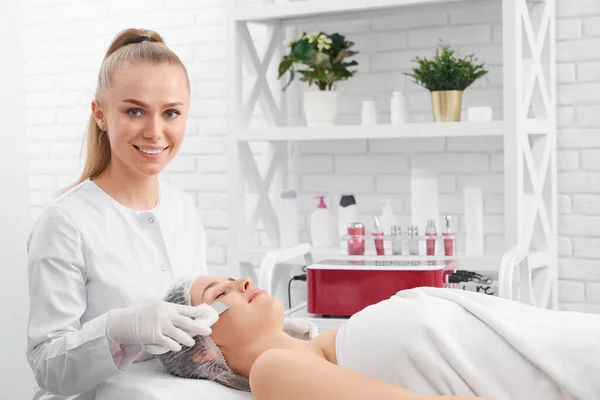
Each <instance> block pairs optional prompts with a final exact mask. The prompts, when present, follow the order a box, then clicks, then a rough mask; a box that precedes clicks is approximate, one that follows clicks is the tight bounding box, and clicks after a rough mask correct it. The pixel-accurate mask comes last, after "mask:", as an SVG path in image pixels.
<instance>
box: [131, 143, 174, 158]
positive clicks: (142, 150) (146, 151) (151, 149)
mask: <svg viewBox="0 0 600 400" xmlns="http://www.w3.org/2000/svg"><path fill="white" fill-rule="evenodd" d="M133 147H135V149H136V150H137V152H138V153H139V154H140V155H141V156H142V157H144V158H146V159H150V160H157V159H159V158H160V157H161V155H162V154H163V153H164V152H165V150H167V149H168V148H169V146H166V147H164V146H160V147H157V146H136V145H135V144H134V145H133Z"/></svg>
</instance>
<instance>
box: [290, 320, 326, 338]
mask: <svg viewBox="0 0 600 400" xmlns="http://www.w3.org/2000/svg"><path fill="white" fill-rule="evenodd" d="M283 330H284V331H285V332H286V333H287V334H288V335H290V336H292V337H295V338H298V339H305V340H306V339H312V338H315V337H317V336H319V327H318V326H317V324H315V323H314V322H312V321H310V320H308V319H302V318H284V320H283Z"/></svg>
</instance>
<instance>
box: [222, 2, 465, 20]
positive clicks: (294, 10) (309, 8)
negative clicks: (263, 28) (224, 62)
mask: <svg viewBox="0 0 600 400" xmlns="http://www.w3.org/2000/svg"><path fill="white" fill-rule="evenodd" d="M458 1H465V0H368V1H365V0H328V1H322V0H312V1H293V2H290V3H282V4H256V5H253V6H244V7H237V8H236V10H235V12H234V17H233V18H234V20H235V21H240V22H241V21H245V22H271V21H281V20H290V19H308V18H314V17H323V16H327V15H335V14H353V13H364V12H367V11H385V10H388V9H391V8H396V7H403V6H417V5H426V4H440V3H456V2H458Z"/></svg>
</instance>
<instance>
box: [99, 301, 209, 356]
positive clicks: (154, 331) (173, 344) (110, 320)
mask: <svg viewBox="0 0 600 400" xmlns="http://www.w3.org/2000/svg"><path fill="white" fill-rule="evenodd" d="M218 319H219V315H218V314H217V312H216V311H215V309H214V308H212V307H211V306H209V305H208V304H201V305H199V306H197V307H191V306H184V305H181V304H173V303H168V302H164V301H163V302H159V303H153V304H142V305H136V306H131V307H126V308H118V309H115V310H112V311H111V312H109V313H108V316H107V317H106V337H107V338H108V340H109V341H110V342H112V343H113V344H114V345H117V346H118V345H120V344H139V345H142V346H147V345H156V346H159V347H160V348H163V349H164V352H166V351H168V350H171V351H180V350H181V344H184V345H186V346H189V347H191V346H193V345H194V343H195V341H194V339H193V337H194V336H197V335H202V336H208V335H210V334H211V333H212V329H210V327H211V326H212V325H213V324H214V323H215V322H217V320H218ZM152 347H155V346H152Z"/></svg>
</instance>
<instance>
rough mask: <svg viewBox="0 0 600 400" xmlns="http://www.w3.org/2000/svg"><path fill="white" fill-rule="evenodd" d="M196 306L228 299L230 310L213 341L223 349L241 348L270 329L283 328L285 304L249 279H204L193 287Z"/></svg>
mask: <svg viewBox="0 0 600 400" xmlns="http://www.w3.org/2000/svg"><path fill="white" fill-rule="evenodd" d="M191 299H192V305H193V306H197V305H199V304H202V303H207V304H212V303H214V302H217V301H219V300H224V301H225V302H226V303H227V304H228V305H229V306H230V308H229V309H228V310H227V311H225V312H224V313H223V314H221V315H220V316H219V320H218V321H217V322H216V323H215V324H214V325H213V326H212V327H211V328H212V331H213V333H212V334H211V336H210V337H211V338H212V339H213V341H214V342H215V343H216V344H217V345H218V346H220V347H222V348H225V349H226V348H232V347H240V346H243V345H244V344H246V343H250V342H252V341H253V340H254V339H256V338H258V337H260V335H261V333H263V332H265V331H266V330H270V329H281V328H282V327H283V304H281V301H279V300H278V299H275V298H273V297H271V296H270V295H269V294H268V293H267V292H265V291H263V290H260V289H258V288H256V287H254V285H252V282H251V281H250V279H249V278H242V279H238V280H233V279H231V278H230V279H227V278H222V277H203V278H198V279H196V280H195V281H194V283H193V284H192V288H191Z"/></svg>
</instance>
